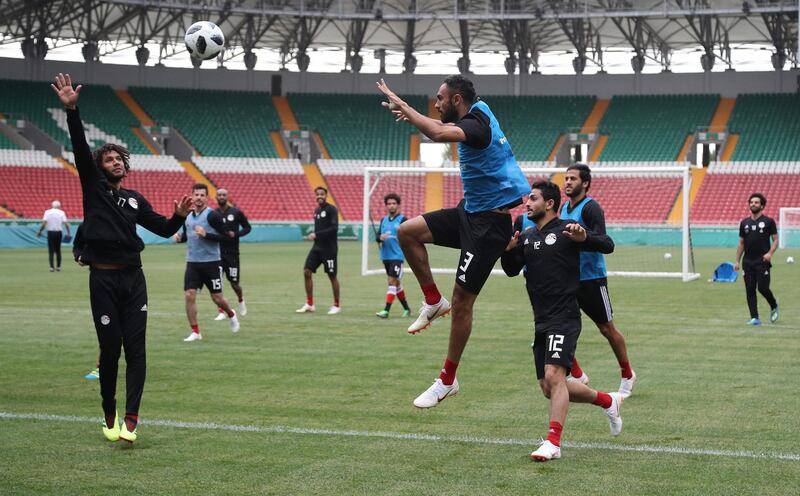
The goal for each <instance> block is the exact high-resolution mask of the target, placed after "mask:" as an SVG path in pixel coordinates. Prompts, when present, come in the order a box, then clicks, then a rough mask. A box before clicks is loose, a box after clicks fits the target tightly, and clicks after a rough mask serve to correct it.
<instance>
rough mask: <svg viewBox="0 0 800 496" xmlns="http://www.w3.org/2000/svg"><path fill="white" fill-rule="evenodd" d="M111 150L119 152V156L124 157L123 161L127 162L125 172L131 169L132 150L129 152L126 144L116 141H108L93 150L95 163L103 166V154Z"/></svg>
mask: <svg viewBox="0 0 800 496" xmlns="http://www.w3.org/2000/svg"><path fill="white" fill-rule="evenodd" d="M110 152H117V153H119V156H120V157H122V163H123V164H125V172H128V171H129V170H131V162H130V161H131V152H129V151H128V149H127V148H125V147H124V146H122V145H118V144H116V143H106V144H105V145H103V146H101V147H100V148H98V149H96V150H95V151H93V152H92V158H93V159H94V165H96V166H97V167H101V166H102V165H103V156H104V155H105V154H106V153H110Z"/></svg>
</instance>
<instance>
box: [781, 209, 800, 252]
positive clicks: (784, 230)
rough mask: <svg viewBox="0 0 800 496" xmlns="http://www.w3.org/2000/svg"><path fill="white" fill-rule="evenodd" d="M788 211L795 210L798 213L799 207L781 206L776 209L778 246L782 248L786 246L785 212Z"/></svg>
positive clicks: (799, 212)
mask: <svg viewBox="0 0 800 496" xmlns="http://www.w3.org/2000/svg"><path fill="white" fill-rule="evenodd" d="M789 212H797V213H798V214H800V207H781V208H780V209H778V248H780V249H781V250H783V249H784V248H786V229H787V228H788V226H787V225H786V214H787V213H789Z"/></svg>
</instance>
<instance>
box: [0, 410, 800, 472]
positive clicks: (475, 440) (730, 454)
mask: <svg viewBox="0 0 800 496" xmlns="http://www.w3.org/2000/svg"><path fill="white" fill-rule="evenodd" d="M0 419H10V420H42V421H45V422H78V423H92V424H97V423H100V420H99V417H73V416H66V415H49V414H46V413H12V412H0ZM142 424H143V425H156V426H159V427H174V428H178V429H200V430H210V431H232V432H257V433H262V434H306V435H316V436H345V437H377V438H383V439H408V440H413V441H443V442H453V443H467V444H496V445H503V446H536V445H538V444H539V442H540V441H538V440H533V439H513V438H505V439H504V438H491V437H477V436H439V435H436V434H414V433H403V432H381V431H339V430H333V429H309V428H304V427H286V426H282V425H273V426H264V427H262V426H257V425H235V424H218V423H216V422H179V421H176V420H158V419H149V420H142ZM563 445H564V447H565V448H575V449H597V450H608V451H635V452H640V453H659V454H670V455H698V456H719V457H727V458H751V459H756V460H786V461H793V462H797V461H800V453H772V452H761V453H758V452H755V451H744V450H717V449H698V448H680V447H676V446H652V445H647V444H642V445H630V444H612V443H576V442H564V443H563Z"/></svg>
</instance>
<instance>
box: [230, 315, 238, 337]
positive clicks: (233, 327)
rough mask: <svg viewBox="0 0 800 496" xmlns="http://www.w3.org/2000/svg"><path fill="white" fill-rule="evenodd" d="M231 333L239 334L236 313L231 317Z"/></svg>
mask: <svg viewBox="0 0 800 496" xmlns="http://www.w3.org/2000/svg"><path fill="white" fill-rule="evenodd" d="M231 332H233V333H237V332H239V317H238V316H237V315H236V312H233V317H231Z"/></svg>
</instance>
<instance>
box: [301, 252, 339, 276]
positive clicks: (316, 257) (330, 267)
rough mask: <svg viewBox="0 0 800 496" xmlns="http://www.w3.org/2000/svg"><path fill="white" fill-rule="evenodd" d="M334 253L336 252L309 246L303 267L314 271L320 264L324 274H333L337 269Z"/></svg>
mask: <svg viewBox="0 0 800 496" xmlns="http://www.w3.org/2000/svg"><path fill="white" fill-rule="evenodd" d="M336 255H337V252H335V251H328V250H321V249H319V248H311V251H310V252H308V256H307V257H306V264H305V266H304V267H305V268H306V269H308V270H310V271H311V272H314V273H316V272H317V267H319V266H320V265H322V269H323V271H325V273H326V274H330V275H332V276H335V275H336V272H337V270H338V265H337V263H336Z"/></svg>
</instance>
